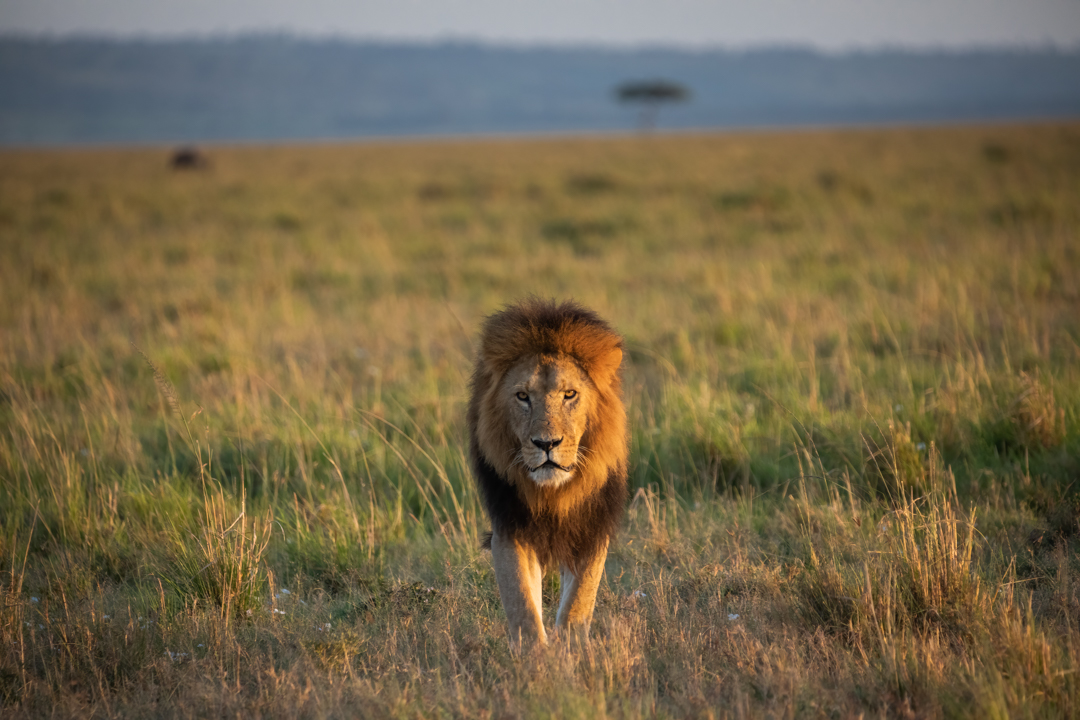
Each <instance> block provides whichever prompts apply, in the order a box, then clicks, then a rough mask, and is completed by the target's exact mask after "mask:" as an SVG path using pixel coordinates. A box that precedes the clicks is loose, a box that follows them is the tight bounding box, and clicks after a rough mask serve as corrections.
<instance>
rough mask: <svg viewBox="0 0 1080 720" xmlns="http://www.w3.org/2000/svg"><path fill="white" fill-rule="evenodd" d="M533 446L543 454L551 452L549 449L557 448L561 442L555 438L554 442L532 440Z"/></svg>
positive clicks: (560, 439)
mask: <svg viewBox="0 0 1080 720" xmlns="http://www.w3.org/2000/svg"><path fill="white" fill-rule="evenodd" d="M532 442H533V445H535V446H536V447H538V448H540V449H541V450H543V451H544V452H551V448H553V447H557V446H558V445H559V443H561V442H562V438H556V439H554V440H537V439H536V438H533V441H532Z"/></svg>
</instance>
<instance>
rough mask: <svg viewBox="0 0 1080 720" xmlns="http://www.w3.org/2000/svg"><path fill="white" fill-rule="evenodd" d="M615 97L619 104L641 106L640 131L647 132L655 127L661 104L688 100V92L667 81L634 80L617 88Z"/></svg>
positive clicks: (680, 86)
mask: <svg viewBox="0 0 1080 720" xmlns="http://www.w3.org/2000/svg"><path fill="white" fill-rule="evenodd" d="M615 95H616V97H618V99H619V102H623V103H640V104H641V129H642V131H644V132H648V131H649V130H652V129H653V128H654V127H656V115H657V113H658V112H659V109H660V105H661V104H662V103H666V102H683V101H685V100H688V99H689V98H690V91H689V90H687V89H686V88H685V87H683V86H682V85H679V84H678V83H673V82H669V81H667V80H634V81H632V82H627V83H623V84H622V85H620V86H619V87H617V88H616V89H615Z"/></svg>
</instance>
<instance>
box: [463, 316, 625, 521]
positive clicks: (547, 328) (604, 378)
mask: <svg viewBox="0 0 1080 720" xmlns="http://www.w3.org/2000/svg"><path fill="white" fill-rule="evenodd" d="M621 363H622V339H621V338H620V337H619V336H618V335H617V334H616V333H615V332H614V331H613V330H612V329H611V328H610V327H609V326H608V325H607V323H605V322H604V321H603V320H601V319H600V318H599V317H598V316H597V315H596V314H595V313H593V312H592V311H590V310H587V309H585V308H583V307H581V306H580V305H577V304H575V303H571V302H567V303H562V304H555V303H552V302H544V301H541V300H536V299H532V300H528V301H525V302H523V303H521V304H519V305H516V306H513V307H510V308H508V309H506V310H504V311H503V312H500V313H497V314H495V315H493V316H491V317H490V318H488V320H487V322H486V323H485V324H484V329H483V333H482V336H481V341H480V352H479V355H478V358H477V364H476V371H475V373H474V375H473V394H472V399H471V400H470V404H469V432H470V435H471V439H472V442H473V446H474V448H475V449H476V451H477V452H479V454H480V455H481V456H482V458H483V459H484V460H485V461H486V462H487V463H488V464H489V465H490V466H491V467H492V468H494V470H495V471H496V472H497V473H498V474H499V475H500V476H501V477H503V478H505V479H506V480H507V481H508V482H509V483H511V484H513V485H514V486H516V487H517V489H518V491H519V493H520V495H521V496H522V499H524V500H525V501H526V502H527V503H528V504H529V505H530V506H531V507H532V508H534V509H535V510H546V511H549V512H553V513H555V514H562V513H565V512H567V511H569V510H570V509H572V508H573V507H574V506H575V505H576V504H577V503H579V502H580V501H581V500H583V499H584V498H587V497H589V496H590V495H591V494H592V493H594V492H596V490H597V488H598V487H600V486H601V485H602V484H603V483H604V482H605V481H606V480H607V477H608V475H609V473H610V472H611V471H612V470H616V469H617V470H620V471H622V470H625V465H626V456H627V444H626V413H625V410H624V409H623V404H622V387H621V381H620V377H619V367H620V365H621Z"/></svg>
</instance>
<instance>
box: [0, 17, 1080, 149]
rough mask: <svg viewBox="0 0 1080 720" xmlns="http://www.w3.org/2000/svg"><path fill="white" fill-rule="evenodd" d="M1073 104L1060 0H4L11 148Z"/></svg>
mask: <svg viewBox="0 0 1080 720" xmlns="http://www.w3.org/2000/svg"><path fill="white" fill-rule="evenodd" d="M658 81H660V82H662V83H668V84H669V85H671V86H673V88H674V89H675V90H677V92H676V93H675V94H674V95H671V94H668V95H664V94H663V93H661V95H660V96H657V95H655V94H653V95H650V94H649V93H648V92H646V93H645V94H641V93H638V94H634V93H633V92H631V93H629V94H628V93H627V92H626V90H627V89H628V87H627V84H628V83H631V84H633V83H637V84H638V85H641V84H642V83H645V84H646V86H645V88H644V89H645V90H648V87H647V86H648V84H649V83H655V82H658ZM629 89H631V90H633V86H632V85H631V87H630V88H629ZM641 89H642V88H641V87H639V88H638V90H641ZM669 89H671V88H669ZM1078 114H1080V3H1077V2H1075V0H1032V1H1031V2H1025V3H1017V2H1013V1H1011V0H984V1H980V2H972V1H971V0H940V1H937V2H931V1H930V0H890V1H888V2H874V3H864V2H855V1H854V0H827V1H823V2H816V3H813V4H807V3H803V2H798V1H797V0H767V1H766V2H757V3H737V2H711V1H709V0H678V1H677V2H671V3H664V4H660V3H653V2H647V1H646V0H631V1H628V2H619V3H614V2H610V0H586V1H580V2H570V1H569V0H557V1H555V2H547V3H542V4H541V3H535V2H524V1H522V0H514V1H512V2H495V1H494V0H482V1H471V2H461V1H447V0H410V1H408V2H389V1H387V0H379V1H377V2H360V3H354V2H346V1H345V0H318V1H317V2H314V3H304V4H303V5H301V4H298V3H288V2H281V1H280V0H275V1H273V2H256V1H255V0H227V1H225V2H208V1H205V0H200V1H197V2H185V3H179V2H174V3H144V2H138V1H137V0H100V1H99V2H95V3H86V2H81V1H80V0H33V1H30V0H2V1H0V143H3V144H6V145H25V144H34V145H53V144H80V143H126V142H197V141H198V142H201V141H273V140H313V139H345V138H363V137H379V136H431V135H435V136H439V135H462V134H470V135H471V134H492V133H496V134H502V133H530V134H531V133H567V132H580V131H588V132H610V131H623V132H625V131H633V130H635V129H636V128H650V127H653V126H656V127H658V128H660V129H689V128H699V129H700V128H732V127H759V126H807V125H852V124H865V123H875V124H880V123H911V122H916V123H938V122H943V121H945V122H953V121H973V120H1019V119H1050V118H1067V117H1075V116H1077V115H1078Z"/></svg>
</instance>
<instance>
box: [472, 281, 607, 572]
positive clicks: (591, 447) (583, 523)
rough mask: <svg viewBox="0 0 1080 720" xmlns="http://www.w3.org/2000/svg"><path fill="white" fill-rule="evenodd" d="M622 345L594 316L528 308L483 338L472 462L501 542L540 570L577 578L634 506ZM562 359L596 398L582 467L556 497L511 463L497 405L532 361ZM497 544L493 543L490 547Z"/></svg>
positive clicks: (513, 310) (556, 306) (494, 323)
mask: <svg viewBox="0 0 1080 720" xmlns="http://www.w3.org/2000/svg"><path fill="white" fill-rule="evenodd" d="M621 350H622V338H621V337H619V335H618V334H617V333H616V332H615V331H614V330H612V328H611V327H610V326H609V325H608V324H607V323H606V322H604V321H603V320H602V319H601V318H600V317H599V316H598V315H597V314H596V313H594V312H592V311H591V310H588V309H586V308H584V307H582V306H581V305H578V304H577V303H574V302H563V303H555V302H549V301H544V300H540V299H536V298H531V299H528V300H526V301H524V302H521V303H519V304H517V305H514V306H511V307H508V308H506V309H505V310H503V311H502V312H499V313H496V314H494V315H492V316H491V317H489V318H488V319H487V320H486V321H485V323H484V327H483V330H482V332H481V339H480V349H479V352H478V354H477V360H476V367H475V370H474V372H473V376H472V383H471V395H470V399H469V408H468V414H467V424H468V431H469V457H470V461H471V463H472V469H473V473H474V474H475V476H476V479H477V484H478V485H479V487H480V491H481V496H482V497H483V500H484V504H485V506H486V509H487V513H488V517H489V518H490V519H491V523H492V527H493V529H494V531H495V532H498V533H499V534H500V537H502V536H507V537H514V538H516V539H517V540H519V541H522V542H525V543H527V544H529V545H531V546H532V547H533V548H534V550H535V551H536V552H537V554H538V556H539V559H540V562H541V563H542V564H543V565H544V566H545V567H548V566H550V565H551V564H552V563H554V562H559V563H562V564H565V565H566V566H568V567H570V568H572V569H574V568H577V567H580V566H581V565H582V564H583V563H585V562H587V561H588V560H589V559H591V558H592V557H594V556H595V554H596V553H597V552H598V551H599V550H601V549H602V548H604V547H606V546H607V544H608V542H609V541H610V539H611V537H612V536H613V535H614V533H615V532H616V530H617V529H618V525H619V521H620V519H621V517H622V513H623V509H624V508H625V506H626V499H627V455H628V446H627V437H626V410H625V408H624V407H623V400H622V379H621V377H620V363H621V358H622V352H621ZM560 356H563V357H566V358H569V359H571V360H573V361H574V362H576V363H577V364H578V366H579V367H580V368H581V369H582V370H584V371H585V373H586V374H587V375H588V377H589V379H590V381H591V382H592V385H593V388H592V389H593V391H594V392H595V393H597V403H596V409H595V410H594V412H593V414H592V415H590V417H589V418H588V421H587V425H586V429H585V432H584V434H583V435H582V438H581V448H582V452H581V457H582V461H581V463H580V466H579V467H578V469H577V472H576V473H575V475H574V477H573V478H572V479H571V480H570V481H569V482H567V483H565V484H563V485H561V486H558V487H554V488H551V487H539V486H537V485H536V484H535V483H534V482H533V481H532V480H531V479H529V477H528V476H527V475H526V474H525V471H524V469H523V468H522V467H521V466H520V465H514V464H513V463H512V462H511V461H510V460H509V459H510V458H512V457H513V455H514V453H515V452H516V447H515V446H516V445H517V444H518V442H519V441H518V440H517V439H516V437H515V436H514V434H513V432H512V430H511V429H510V424H509V421H508V420H507V418H506V416H505V413H506V410H505V409H504V408H505V407H506V404H505V403H501V402H499V391H500V384H501V382H502V379H503V377H504V376H505V374H506V373H507V372H508V371H509V370H510V369H511V368H513V367H514V366H515V365H516V364H517V363H518V362H520V361H521V360H523V359H526V358H529V357H537V358H538V359H540V360H542V361H544V360H553V359H557V358H559V357H560ZM489 543H490V536H488V538H487V540H486V541H485V545H488V544H489Z"/></svg>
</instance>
